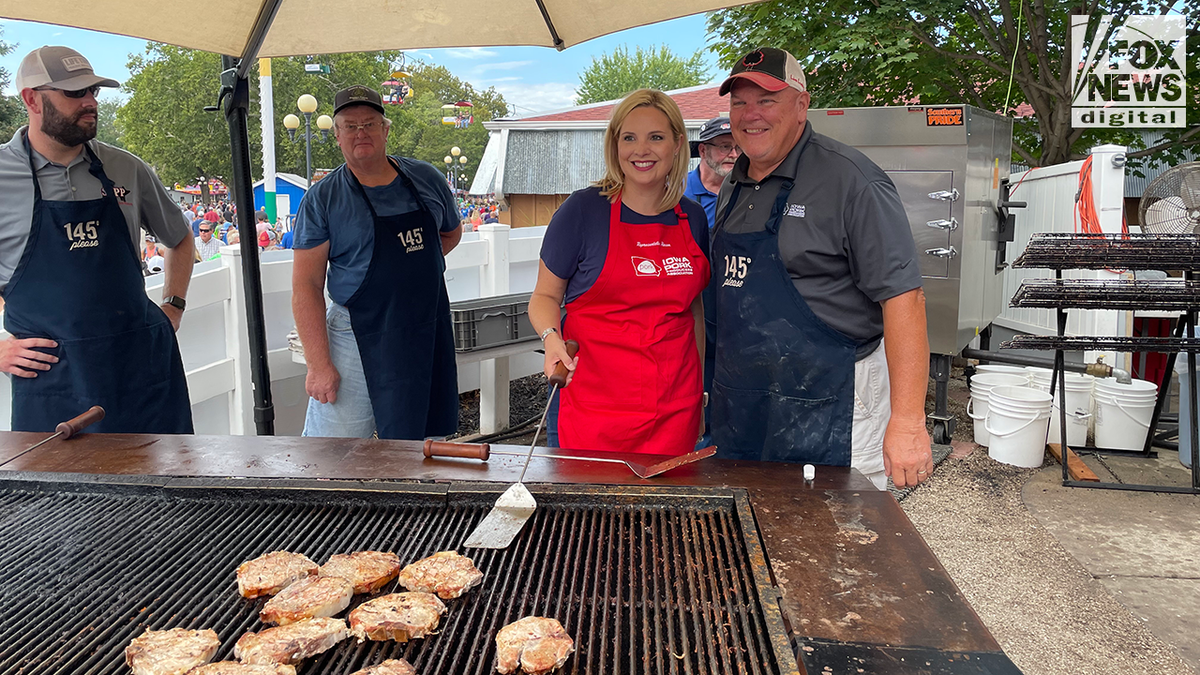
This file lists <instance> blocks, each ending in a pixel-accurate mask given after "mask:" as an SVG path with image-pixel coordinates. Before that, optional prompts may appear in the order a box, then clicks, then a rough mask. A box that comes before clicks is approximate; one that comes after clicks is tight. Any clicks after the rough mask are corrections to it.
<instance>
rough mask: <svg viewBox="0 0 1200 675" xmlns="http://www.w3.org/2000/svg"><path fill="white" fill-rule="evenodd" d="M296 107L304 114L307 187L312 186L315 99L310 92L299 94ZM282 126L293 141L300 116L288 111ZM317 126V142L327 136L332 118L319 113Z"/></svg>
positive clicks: (331, 125)
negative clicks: (318, 130) (318, 134)
mask: <svg viewBox="0 0 1200 675" xmlns="http://www.w3.org/2000/svg"><path fill="white" fill-rule="evenodd" d="M296 107H297V108H299V109H300V112H301V114H303V115H304V166H305V169H306V170H307V172H308V173H307V178H308V183H307V186H306V189H307V188H311V187H312V139H313V133H312V116H313V113H315V112H316V111H317V99H316V97H315V96H313V95H312V94H301V95H300V98H299V99H297V100H296ZM283 126H284V127H286V128H287V132H288V138H289V139H291V140H292V142H295V141H296V130H297V129H299V128H300V118H299V117H296V116H295V115H293V114H290V113H289V114H288V115H287V116H285V117H284V118H283ZM317 128H318V129H320V131H321V138H320V139H319V140H318V141H317V142H318V143H324V142H325V140H326V139H327V138H329V130H330V129H332V128H333V118H332V117H330V116H329V115H321V116H320V117H318V118H317Z"/></svg>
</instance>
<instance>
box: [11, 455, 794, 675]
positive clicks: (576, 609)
mask: <svg viewBox="0 0 1200 675" xmlns="http://www.w3.org/2000/svg"><path fill="white" fill-rule="evenodd" d="M125 480H126V481H128V479H125ZM234 486H236V487H234ZM533 492H534V494H535V495H536V496H537V499H538V502H539V508H538V511H537V512H536V513H535V514H534V516H533V518H532V519H531V520H530V521H529V523H528V524H527V525H526V527H525V529H524V531H523V532H522V534H521V536H520V537H519V538H518V539H517V541H516V542H514V544H513V545H512V546H510V547H509V548H507V549H504V550H500V551H490V550H468V551H462V550H461V549H459V550H460V552H464V553H466V554H467V555H469V556H471V557H472V558H474V560H475V563H476V565H477V566H478V567H479V568H480V569H481V570H482V571H483V572H484V574H485V576H484V581H483V585H482V586H480V587H478V588H476V589H474V590H472V591H470V592H468V593H467V594H466V595H465V596H464V597H462V598H459V599H456V600H450V601H447V606H448V607H449V612H448V613H447V614H446V616H445V617H444V618H443V622H442V625H441V627H440V630H439V632H438V634H437V635H434V636H431V637H428V638H425V639H422V640H415V641H413V642H410V643H408V644H407V645H400V644H397V643H394V642H369V641H368V642H365V643H363V644H361V645H360V644H358V643H356V642H355V641H354V640H353V639H350V640H346V641H344V642H342V643H341V644H340V645H339V646H338V647H336V648H335V649H333V650H331V651H329V652H327V653H325V654H324V655H322V656H320V657H317V658H314V659H311V660H309V661H307V662H305V663H304V664H303V665H302V666H301V667H300V668H299V671H300V672H301V673H308V674H314V675H315V674H316V673H321V674H326V673H328V674H334V673H351V672H354V671H355V670H358V669H360V668H362V667H365V666H367V665H371V664H374V663H379V662H380V661H383V660H384V659H386V658H401V657H402V658H406V659H408V660H409V662H410V663H412V664H413V665H414V666H415V667H416V668H417V671H418V672H420V673H423V674H425V675H433V674H450V673H476V674H482V673H491V672H494V671H495V660H494V657H495V642H494V638H495V635H496V631H497V630H498V629H499V628H500V627H501V626H503V625H504V624H506V623H508V622H511V621H514V620H516V619H518V618H520V617H522V616H526V615H530V614H537V615H544V616H550V617H554V618H557V619H559V620H560V621H562V623H563V625H564V626H565V627H566V629H567V631H568V632H569V633H570V634H571V635H572V637H573V638H574V639H575V641H576V652H575V654H573V655H572V656H571V658H570V660H569V661H568V662H567V664H566V666H565V667H564V668H563V670H562V671H561V672H564V673H596V674H600V673H604V674H606V675H607V674H613V673H629V674H634V673H664V674H665V673H679V674H689V673H695V674H697V675H699V674H702V673H723V674H725V673H728V674H733V673H739V674H741V673H747V674H754V675H760V674H761V675H766V674H769V673H780V674H786V673H795V672H796V671H797V667H796V663H795V660H794V657H793V656H792V654H791V651H790V649H789V647H788V642H787V636H786V632H785V629H784V626H783V620H782V617H781V615H780V611H779V607H778V594H777V593H778V592H777V589H776V588H775V587H774V586H773V585H771V581H770V578H769V571H768V569H767V566H766V559H765V556H764V553H763V550H762V546H761V542H760V540H759V538H758V534H757V532H756V530H755V526H754V521H753V514H752V512H751V510H750V504H749V501H748V498H747V496H746V494H745V493H744V492H742V491H738V490H732V491H731V490H720V489H705V488H671V489H654V488H636V487H634V488H604V487H595V486H545V487H540V486H535V487H534V489H533ZM496 496H497V492H496V486H495V485H490V486H485V485H479V484H453V483H451V484H432V485H431V484H403V483H353V484H347V483H329V482H321V483H317V482H315V481H309V482H304V483H298V482H297V481H288V480H271V481H248V480H222V481H216V482H214V481H200V480H169V479H161V480H160V479H152V478H144V479H142V480H139V481H137V484H128V483H127V484H117V483H114V482H113V481H112V480H111V479H101V478H99V477H83V476H79V477H73V479H72V480H70V481H66V482H63V481H61V479H58V478H55V479H50V478H48V477H46V476H40V475H28V474H27V475H23V476H20V477H19V478H15V479H8V480H3V481H0V541H3V542H4V545H3V546H2V547H0V569H3V570H4V575H3V576H2V577H0V644H3V645H4V649H3V650H2V651H0V673H6V674H7V673H14V674H15V673H21V674H22V675H32V674H34V673H77V674H84V673H127V672H128V669H127V668H126V667H125V665H124V661H123V650H124V648H125V646H126V645H127V644H128V643H129V641H130V640H131V639H132V638H133V637H136V636H137V635H140V634H141V633H142V632H143V631H144V630H146V629H147V628H153V629H166V628H174V627H183V628H212V629H214V630H216V631H217V634H218V635H219V636H220V637H221V643H222V644H221V650H220V651H219V652H218V654H217V660H220V659H222V658H225V659H232V658H233V644H234V642H235V641H236V640H237V638H238V637H240V636H241V635H242V634H243V633H245V632H246V631H255V630H259V629H260V628H262V627H263V626H262V625H261V624H260V622H259V621H258V618H257V615H258V610H259V609H260V608H261V606H262V604H263V603H264V602H265V600H263V599H259V600H257V601H250V600H245V599H243V598H242V597H241V596H239V595H238V593H237V585H236V582H235V579H234V570H235V568H236V567H237V565H238V564H239V563H240V562H242V561H244V560H248V559H250V558H253V557H256V556H258V555H260V554H262V553H265V552H268V551H272V550H278V549H283V550H289V551H296V552H300V553H304V554H305V555H307V556H309V557H310V558H312V559H313V560H316V561H317V562H324V561H325V560H326V559H328V557H329V556H330V555H332V554H335V553H345V552H351V551H354V550H364V549H379V550H390V551H394V552H396V553H397V554H398V555H399V556H400V559H401V560H402V561H403V562H405V563H407V562H412V561H414V560H417V559H418V558H421V557H424V556H426V555H429V554H431V553H433V552H435V551H439V550H446V549H455V548H457V547H458V545H459V544H460V542H462V540H463V538H464V537H465V536H466V534H467V533H468V532H470V531H471V530H472V529H473V528H474V527H475V525H476V524H477V523H478V522H479V521H480V520H481V519H482V518H483V516H484V514H485V513H486V512H487V510H488V509H489V508H490V507H491V504H492V502H494V500H495V498H496ZM385 590H387V591H390V590H391V588H390V587H389V588H388V589H385ZM400 590H403V589H400ZM364 599H365V598H364V596H355V602H354V604H352V605H351V608H353V607H354V606H355V605H357V604H358V603H359V602H361V601H363V600H364Z"/></svg>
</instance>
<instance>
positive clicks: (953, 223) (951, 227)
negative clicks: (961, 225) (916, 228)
mask: <svg viewBox="0 0 1200 675" xmlns="http://www.w3.org/2000/svg"><path fill="white" fill-rule="evenodd" d="M925 224H926V225H927V226H929V227H935V228H937V229H939V230H946V231H947V232H953V231H955V230H957V229H958V220H957V219H955V218H951V219H950V220H945V219H938V220H930V221H928V222H926V223H925Z"/></svg>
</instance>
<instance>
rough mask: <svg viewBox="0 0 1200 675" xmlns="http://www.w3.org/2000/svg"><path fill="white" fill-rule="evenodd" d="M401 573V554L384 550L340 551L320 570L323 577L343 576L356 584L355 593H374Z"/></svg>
mask: <svg viewBox="0 0 1200 675" xmlns="http://www.w3.org/2000/svg"><path fill="white" fill-rule="evenodd" d="M399 573H400V556H398V555H396V554H395V553H384V552H382V551H357V552H355V553H350V554H345V553H339V554H338V555H335V556H333V557H331V558H330V559H329V561H328V562H326V563H325V564H324V565H321V570H320V572H318V574H320V575H321V576H323V577H341V578H343V579H348V580H350V582H351V583H353V584H354V592H355V593H373V592H375V591H377V590H379V589H381V588H383V587H384V585H386V584H387V582H389V581H391V580H392V579H395V578H396V575H397V574H399Z"/></svg>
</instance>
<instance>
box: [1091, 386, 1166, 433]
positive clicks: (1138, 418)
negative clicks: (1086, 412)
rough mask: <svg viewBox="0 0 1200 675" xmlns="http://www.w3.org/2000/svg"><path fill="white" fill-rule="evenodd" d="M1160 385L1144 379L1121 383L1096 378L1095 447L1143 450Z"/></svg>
mask: <svg viewBox="0 0 1200 675" xmlns="http://www.w3.org/2000/svg"><path fill="white" fill-rule="evenodd" d="M1157 394H1158V386H1157V385H1156V384H1154V383H1153V382H1147V381H1145V380H1134V381H1133V382H1131V383H1130V384H1121V383H1120V382H1117V381H1116V380H1115V379H1112V378H1104V379H1100V380H1096V388H1095V393H1094V394H1093V395H1094V396H1095V399H1096V447H1099V448H1107V449H1111V450H1141V449H1142V448H1143V447H1145V445H1146V434H1147V433H1148V431H1149V429H1150V419H1151V418H1152V417H1153V416H1154V403H1155V399H1156V397H1157Z"/></svg>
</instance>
